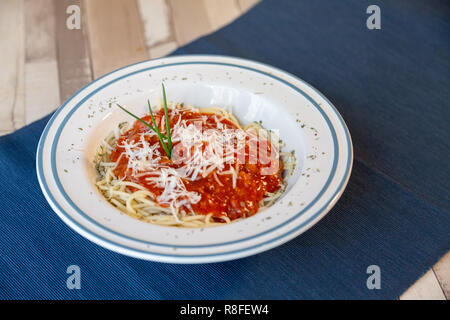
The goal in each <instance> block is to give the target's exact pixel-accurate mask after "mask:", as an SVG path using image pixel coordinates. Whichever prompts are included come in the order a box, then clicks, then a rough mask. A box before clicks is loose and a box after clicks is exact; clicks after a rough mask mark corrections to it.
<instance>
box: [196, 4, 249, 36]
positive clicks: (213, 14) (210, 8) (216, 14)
mask: <svg viewBox="0 0 450 320" xmlns="http://www.w3.org/2000/svg"><path fill="white" fill-rule="evenodd" d="M203 3H204V6H205V8H206V14H207V16H208V21H209V24H210V25H211V28H212V30H211V31H214V30H217V29H219V28H221V27H223V26H225V25H226V24H229V23H230V22H232V21H233V20H234V19H236V18H237V17H239V15H240V14H241V10H240V8H239V5H238V4H237V2H236V1H230V0H203Z"/></svg>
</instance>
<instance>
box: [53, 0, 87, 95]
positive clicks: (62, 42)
mask: <svg viewBox="0 0 450 320" xmlns="http://www.w3.org/2000/svg"><path fill="white" fill-rule="evenodd" d="M70 5H77V6H79V7H80V8H81V21H82V24H81V29H72V30H69V29H68V28H67V26H66V19H67V18H68V16H69V15H68V14H67V13H66V10H67V7H68V6H70ZM54 7H55V18H56V29H55V30H56V55H57V60H58V78H59V92H60V99H61V101H65V100H67V99H68V98H69V97H70V96H71V95H72V94H74V93H75V92H76V91H77V90H79V89H80V88H82V87H83V86H84V85H86V84H87V83H89V82H90V81H91V79H92V76H91V67H90V60H89V55H88V50H87V39H86V31H85V29H86V26H85V23H84V20H85V15H86V14H85V13H84V10H83V9H84V8H83V6H82V2H81V0H54Z"/></svg>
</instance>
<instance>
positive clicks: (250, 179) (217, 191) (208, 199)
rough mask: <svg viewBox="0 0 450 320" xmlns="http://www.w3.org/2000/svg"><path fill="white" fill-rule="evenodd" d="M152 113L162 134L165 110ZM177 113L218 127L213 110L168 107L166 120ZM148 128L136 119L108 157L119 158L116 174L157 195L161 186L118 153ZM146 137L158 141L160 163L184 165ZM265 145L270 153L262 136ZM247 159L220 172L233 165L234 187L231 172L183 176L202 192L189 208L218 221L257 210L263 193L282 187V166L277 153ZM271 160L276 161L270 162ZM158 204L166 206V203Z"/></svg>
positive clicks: (188, 185)
mask: <svg viewBox="0 0 450 320" xmlns="http://www.w3.org/2000/svg"><path fill="white" fill-rule="evenodd" d="M154 117H155V121H156V123H157V124H159V125H158V127H159V128H160V131H161V133H163V134H165V121H164V119H165V118H164V110H159V111H156V112H154ZM179 117H181V119H182V120H185V121H186V123H187V124H189V123H190V122H192V123H195V121H198V120H201V121H202V123H203V124H202V129H205V130H206V129H208V130H211V129H212V130H221V129H218V128H217V122H216V121H217V117H214V114H211V113H202V112H196V111H192V110H189V109H186V110H181V111H178V112H177V113H176V114H174V113H173V112H172V111H171V110H170V109H169V119H170V120H169V123H170V127H171V128H172V127H173V125H174V124H175V123H176V122H177V121H179ZM142 119H143V120H144V121H146V122H148V123H150V124H152V120H151V117H150V115H146V116H144V117H143V118H142ZM219 121H220V123H222V125H223V127H224V128H225V129H239V128H238V127H237V126H236V125H235V124H234V123H233V122H231V121H229V120H228V119H224V118H221V119H220V120H219ZM149 130H151V129H150V128H148V127H147V126H146V125H144V124H143V123H141V122H140V121H136V122H135V123H134V125H133V127H132V128H131V129H129V130H128V131H126V132H125V133H123V134H122V135H121V136H120V138H119V140H118V141H117V146H116V148H115V149H114V150H113V151H112V153H111V156H110V158H111V161H113V162H116V161H117V160H118V159H119V158H120V161H119V164H118V165H117V166H116V168H115V169H114V174H115V175H116V176H117V177H118V178H125V180H127V181H132V182H135V183H138V184H139V185H142V186H144V187H145V188H147V189H148V190H149V191H150V192H152V193H153V194H155V196H156V197H157V196H159V195H160V194H161V193H162V192H163V191H164V189H163V188H159V187H158V186H156V185H155V184H154V183H152V182H149V181H147V180H146V177H145V176H142V175H138V176H137V175H136V174H133V172H132V170H131V169H128V157H127V156H126V155H125V154H124V155H122V157H121V154H122V153H124V152H125V149H124V148H123V142H125V141H126V142H128V143H136V142H138V141H139V140H140V137H141V134H142V133H143V132H146V131H149ZM146 137H147V138H146V140H147V142H149V143H150V144H152V145H153V144H158V145H159V148H158V150H159V152H160V154H161V155H162V157H161V160H160V163H161V166H165V167H173V168H175V169H177V168H180V167H181V166H183V163H182V162H181V163H175V162H173V161H172V160H171V159H169V158H168V157H167V156H166V153H165V151H164V149H163V147H162V146H161V143H160V140H159V138H158V137H157V136H152V137H151V138H150V137H148V136H146ZM258 139H259V138H258ZM260 142H261V140H258V143H260ZM261 145H262V144H261ZM264 146H265V147H267V154H268V155H271V149H272V145H271V143H270V142H268V141H266V140H265V144H264ZM174 148H176V143H175V144H174ZM245 152H248V145H246V149H245ZM246 160H247V161H243V162H241V161H237V159H236V161H235V163H232V164H225V166H224V168H223V170H221V172H224V171H228V170H230V166H232V167H233V168H234V169H236V168H237V169H238V170H237V171H238V175H237V177H238V178H237V179H236V182H235V184H236V185H235V187H233V177H232V175H231V174H222V175H221V174H220V173H219V172H218V171H217V169H215V170H214V171H215V172H216V175H214V173H210V174H209V175H208V176H207V177H204V178H203V177H201V176H199V177H198V178H197V179H196V180H194V181H191V180H188V179H183V182H184V185H185V187H186V189H187V190H188V191H194V192H197V193H198V194H200V195H201V199H200V201H198V202H197V203H194V204H191V206H192V209H193V211H194V212H195V213H196V214H204V215H206V214H209V213H212V214H213V217H214V218H215V220H217V221H221V217H223V216H226V217H228V218H229V219H230V220H235V219H238V218H241V217H248V216H251V215H253V214H255V213H256V212H257V211H258V209H259V204H260V202H261V200H262V199H263V198H264V196H265V194H266V193H268V192H270V193H273V192H276V191H278V190H279V189H280V188H281V186H282V181H283V179H282V170H283V166H282V162H281V161H279V159H278V157H277V158H273V157H272V158H267V159H259V158H258V159H257V161H253V163H250V161H248V158H246ZM263 160H264V161H263ZM274 161H275V162H276V163H273V162H274ZM255 162H256V163H255ZM274 164H275V165H277V170H276V172H274V173H272V174H262V169H263V168H264V167H270V166H271V165H272V166H273V165H274ZM217 178H218V179H219V181H220V184H219V182H218V181H217V180H216V179H217ZM131 191H134V190H131ZM161 205H162V206H167V204H161ZM186 212H189V210H186Z"/></svg>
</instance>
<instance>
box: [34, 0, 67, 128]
mask: <svg viewBox="0 0 450 320" xmlns="http://www.w3.org/2000/svg"><path fill="white" fill-rule="evenodd" d="M25 30H26V36H25V40H26V41H25V43H26V50H25V52H26V54H25V56H26V58H25V122H26V123H27V124H28V123H31V122H33V121H35V120H37V119H39V118H41V117H43V116H45V115H47V114H48V113H50V112H51V111H53V110H54V109H56V108H57V107H58V106H59V103H60V99H59V83H58V67H57V62H56V38H55V8H54V5H53V0H26V1H25Z"/></svg>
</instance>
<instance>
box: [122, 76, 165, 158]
mask: <svg viewBox="0 0 450 320" xmlns="http://www.w3.org/2000/svg"><path fill="white" fill-rule="evenodd" d="M162 88H163V99H164V115H165V121H166V131H167V132H166V135H164V134H162V133H161V131H159V128H158V126H157V125H156V121H155V118H154V116H153V112H152V107H151V106H150V101H149V100H147V103H148V110H149V111H150V117H151V118H152V123H153V126H152V125H151V124H150V123H148V122H146V121H144V120H142V119H141V118H139V117H138V116H136V115H135V114H133V113H131V112H130V111H128V110H127V109H125V108H124V107H122V106H121V105H120V104H118V103H116V104H117V106H118V107H119V108H120V109H122V110H123V111H125V112H126V113H128V114H129V115H130V116H132V117H133V118H135V119H136V120H138V121H140V122H142V123H143V124H144V125H146V126H147V127H149V128H150V129H152V130H153V131H154V132H155V133H156V134H157V135H158V137H159V141H160V142H161V146H162V147H163V149H164V151H165V152H166V154H167V157H168V158H169V159H170V158H171V156H172V137H171V135H170V124H169V114H168V111H167V99H166V90H165V88H164V84H162ZM164 139H166V140H167V145H166V144H165V143H164Z"/></svg>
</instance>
